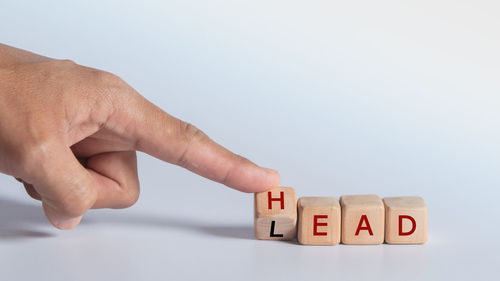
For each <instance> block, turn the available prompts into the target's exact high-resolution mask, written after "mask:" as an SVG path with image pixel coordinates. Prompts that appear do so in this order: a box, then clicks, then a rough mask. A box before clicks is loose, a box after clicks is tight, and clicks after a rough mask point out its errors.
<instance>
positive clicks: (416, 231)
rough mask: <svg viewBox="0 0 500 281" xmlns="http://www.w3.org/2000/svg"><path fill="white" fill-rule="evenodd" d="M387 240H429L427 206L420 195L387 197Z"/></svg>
mask: <svg viewBox="0 0 500 281" xmlns="http://www.w3.org/2000/svg"><path fill="white" fill-rule="evenodd" d="M383 202H384V205H385V242H386V243H388V244H423V243H425V242H427V206H426V205H425V202H424V199H422V198H421V197H418V196H404V197H386V198H384V200H383Z"/></svg>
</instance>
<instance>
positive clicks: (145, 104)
mask: <svg viewBox="0 0 500 281" xmlns="http://www.w3.org/2000/svg"><path fill="white" fill-rule="evenodd" d="M112 123H113V124H114V126H115V128H114V130H115V131H116V130H118V131H120V133H121V134H122V135H125V136H126V137H127V138H129V139H130V140H131V141H132V142H133V143H134V145H133V146H134V149H136V150H139V151H142V152H145V153H147V154H149V155H152V156H154V157H156V158H159V159H161V160H163V161H166V162H169V163H172V164H176V165H179V166H181V167H184V168H186V169H188V170H190V171H192V172H194V173H196V174H198V175H201V176H203V177H205V178H208V179H211V180H213V181H216V182H220V183H222V184H225V185H227V186H229V187H232V188H234V189H237V190H240V191H244V192H260V191H264V190H267V189H269V188H270V187H273V186H277V185H278V184H279V181H280V176H279V174H278V172H277V171H275V170H272V169H268V168H262V167H259V166H257V165H256V164H254V163H253V162H251V161H249V160H248V159H246V158H244V157H242V156H240V155H237V154H234V153H232V152H231V151H229V150H228V149H226V148H224V147H223V146H221V145H219V144H218V143H216V142H215V141H213V140H212V139H210V138H209V137H208V136H207V135H206V134H205V133H203V132H202V131H201V130H199V129H198V128H196V127H195V126H193V125H191V124H189V123H186V122H184V121H182V120H179V119H177V118H175V117H173V116H171V115H170V114H168V113H166V112H164V111H163V110H161V109H160V108H158V107H157V106H155V105H154V104H152V103H151V102H149V101H148V100H146V99H145V98H144V97H142V96H141V95H139V94H138V93H135V94H133V95H132V97H131V98H127V99H125V101H123V102H122V104H120V105H119V106H118V107H117V110H116V111H115V113H114V114H113V122H112Z"/></svg>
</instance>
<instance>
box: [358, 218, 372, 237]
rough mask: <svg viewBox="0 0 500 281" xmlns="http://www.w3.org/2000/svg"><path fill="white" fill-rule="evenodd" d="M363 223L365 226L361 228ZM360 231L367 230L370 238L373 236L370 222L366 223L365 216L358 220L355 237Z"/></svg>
mask: <svg viewBox="0 0 500 281" xmlns="http://www.w3.org/2000/svg"><path fill="white" fill-rule="evenodd" d="M363 222H365V224H366V226H363ZM361 230H368V233H370V236H373V231H372V228H371V226H370V222H369V221H368V218H367V217H366V215H362V216H361V219H360V220H359V224H358V228H357V229H356V234H355V235H356V236H357V235H359V232H360V231H361Z"/></svg>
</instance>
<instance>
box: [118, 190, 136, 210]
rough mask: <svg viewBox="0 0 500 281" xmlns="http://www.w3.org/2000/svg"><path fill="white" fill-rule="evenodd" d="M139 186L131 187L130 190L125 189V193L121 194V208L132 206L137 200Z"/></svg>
mask: <svg viewBox="0 0 500 281" xmlns="http://www.w3.org/2000/svg"><path fill="white" fill-rule="evenodd" d="M139 194H140V191H139V188H138V187H135V186H134V187H133V188H131V189H130V190H127V192H126V193H125V195H124V196H123V200H122V204H121V206H120V207H121V208H129V207H132V206H133V205H134V204H135V203H136V202H137V201H138V200H139Z"/></svg>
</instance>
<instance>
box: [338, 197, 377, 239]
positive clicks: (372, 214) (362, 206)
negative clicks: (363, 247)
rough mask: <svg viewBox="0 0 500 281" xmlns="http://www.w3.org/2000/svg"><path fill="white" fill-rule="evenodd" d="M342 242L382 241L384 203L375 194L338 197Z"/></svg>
mask: <svg viewBox="0 0 500 281" xmlns="http://www.w3.org/2000/svg"><path fill="white" fill-rule="evenodd" d="M340 205H341V209H342V243H344V244H381V243H383V242H384V224H385V219H384V215H385V212H384V204H383V203H382V200H381V199H380V197H378V196H377V195H345V196H342V197H340Z"/></svg>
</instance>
